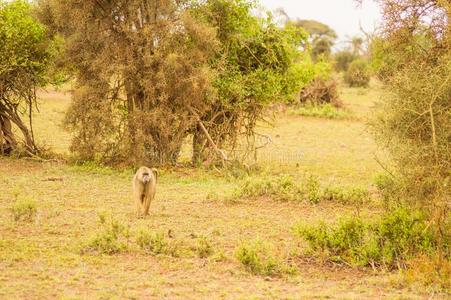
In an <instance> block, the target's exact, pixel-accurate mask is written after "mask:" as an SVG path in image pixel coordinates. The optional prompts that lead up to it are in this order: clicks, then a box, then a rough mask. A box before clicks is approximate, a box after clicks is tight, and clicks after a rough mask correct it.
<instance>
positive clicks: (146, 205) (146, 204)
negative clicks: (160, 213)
mask: <svg viewBox="0 0 451 300" xmlns="http://www.w3.org/2000/svg"><path fill="white" fill-rule="evenodd" d="M150 202H152V198H151V196H150V195H147V196H146V197H145V198H144V203H143V204H144V215H145V216H147V215H148V214H149V208H150Z"/></svg>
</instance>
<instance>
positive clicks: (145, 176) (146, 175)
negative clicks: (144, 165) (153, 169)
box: [142, 173, 150, 184]
mask: <svg viewBox="0 0 451 300" xmlns="http://www.w3.org/2000/svg"><path fill="white" fill-rule="evenodd" d="M149 181H150V174H149V173H143V176H142V182H143V183H144V184H146V183H148V182H149Z"/></svg>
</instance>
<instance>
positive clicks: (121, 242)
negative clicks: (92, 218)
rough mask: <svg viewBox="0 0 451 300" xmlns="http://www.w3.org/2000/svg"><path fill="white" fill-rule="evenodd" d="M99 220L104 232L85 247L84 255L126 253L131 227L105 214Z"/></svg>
mask: <svg viewBox="0 0 451 300" xmlns="http://www.w3.org/2000/svg"><path fill="white" fill-rule="evenodd" d="M99 219H100V224H101V226H102V227H103V231H101V232H99V233H97V234H96V235H95V236H93V237H92V238H91V239H90V240H89V242H88V243H87V244H86V245H84V246H83V248H82V253H88V252H94V253H101V254H108V255H111V254H116V253H120V252H124V251H126V250H127V249H128V244H129V237H130V230H129V227H128V226H125V225H124V224H121V223H120V222H119V221H117V220H114V219H113V218H112V217H110V218H108V217H107V216H106V215H104V214H100V215H99Z"/></svg>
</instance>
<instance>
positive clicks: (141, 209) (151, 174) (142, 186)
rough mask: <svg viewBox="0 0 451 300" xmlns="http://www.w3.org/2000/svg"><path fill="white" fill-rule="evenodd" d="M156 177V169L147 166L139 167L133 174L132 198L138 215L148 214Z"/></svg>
mask: <svg viewBox="0 0 451 300" xmlns="http://www.w3.org/2000/svg"><path fill="white" fill-rule="evenodd" d="M157 177H158V171H157V169H154V168H152V169H150V168H148V167H141V168H139V169H138V171H136V174H135V176H133V182H132V185H133V198H134V201H135V205H136V212H137V214H138V216H140V215H145V216H146V215H148V214H149V207H150V202H152V200H153V199H154V197H155V191H156V188H157Z"/></svg>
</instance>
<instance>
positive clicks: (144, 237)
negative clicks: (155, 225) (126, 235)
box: [136, 229, 179, 257]
mask: <svg viewBox="0 0 451 300" xmlns="http://www.w3.org/2000/svg"><path fill="white" fill-rule="evenodd" d="M136 243H137V244H138V246H139V247H140V248H141V249H143V250H144V251H145V252H146V253H149V254H152V255H158V254H165V255H169V256H173V257H178V256H179V249H178V246H177V244H176V243H174V242H171V241H168V240H167V239H166V238H165V237H164V233H162V232H158V233H153V232H150V231H148V230H144V229H142V230H140V231H138V233H137V235H136Z"/></svg>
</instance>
